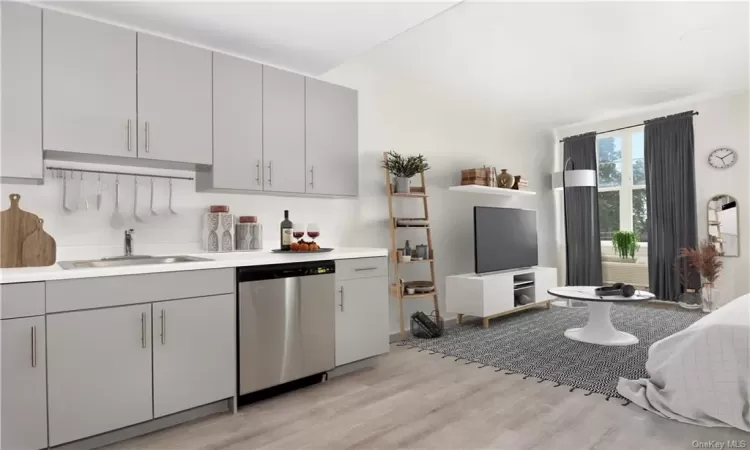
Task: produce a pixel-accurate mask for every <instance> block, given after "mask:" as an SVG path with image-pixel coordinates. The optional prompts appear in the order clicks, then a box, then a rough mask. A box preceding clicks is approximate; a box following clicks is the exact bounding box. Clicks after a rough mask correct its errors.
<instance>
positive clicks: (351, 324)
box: [336, 277, 390, 366]
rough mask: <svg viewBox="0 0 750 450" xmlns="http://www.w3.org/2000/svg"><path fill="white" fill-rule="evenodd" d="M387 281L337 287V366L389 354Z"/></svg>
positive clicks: (354, 282) (380, 279)
mask: <svg viewBox="0 0 750 450" xmlns="http://www.w3.org/2000/svg"><path fill="white" fill-rule="evenodd" d="M388 320H389V313H388V277H374V278H359V279H353V280H346V281H339V282H337V283H336V366H341V365H344V364H348V363H350V362H353V361H358V360H360V359H365V358H369V357H371V356H376V355H381V354H383V353H388V346H389V338H390V336H389V327H388Z"/></svg>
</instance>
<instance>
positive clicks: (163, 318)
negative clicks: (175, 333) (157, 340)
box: [161, 309, 167, 345]
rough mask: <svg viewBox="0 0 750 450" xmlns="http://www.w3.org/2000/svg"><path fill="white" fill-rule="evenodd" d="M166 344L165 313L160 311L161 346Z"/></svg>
mask: <svg viewBox="0 0 750 450" xmlns="http://www.w3.org/2000/svg"><path fill="white" fill-rule="evenodd" d="M166 343H167V312H166V311H164V310H163V309H162V310H161V345H164V344H166Z"/></svg>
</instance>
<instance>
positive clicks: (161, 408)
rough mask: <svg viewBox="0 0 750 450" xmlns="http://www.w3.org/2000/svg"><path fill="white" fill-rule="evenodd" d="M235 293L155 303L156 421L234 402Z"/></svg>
mask: <svg viewBox="0 0 750 450" xmlns="http://www.w3.org/2000/svg"><path fill="white" fill-rule="evenodd" d="M234 308H235V296H234V294H227V295H217V296H212V297H198V298H191V299H184V300H172V301H167V302H160V303H154V304H153V317H154V417H161V416H165V415H167V414H172V413H176V412H178V411H183V410H186V409H190V408H193V407H196V406H200V405H204V404H207V403H211V402H214V401H217V400H221V399H223V398H228V397H232V396H233V395H234V391H235V389H236V382H235V379H236V378H235V377H236V357H237V356H236V353H235V345H234V343H235V331H234V330H235V318H234V317H235V316H234Z"/></svg>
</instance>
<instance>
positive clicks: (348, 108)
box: [305, 78, 359, 196]
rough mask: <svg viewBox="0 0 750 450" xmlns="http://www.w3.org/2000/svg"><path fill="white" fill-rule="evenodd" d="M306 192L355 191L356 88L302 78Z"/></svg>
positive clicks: (351, 193)
mask: <svg viewBox="0 0 750 450" xmlns="http://www.w3.org/2000/svg"><path fill="white" fill-rule="evenodd" d="M305 80H306V85H305V160H306V162H307V184H306V192H309V193H313V194H325V195H353V196H356V195H357V188H358V175H359V167H358V161H359V155H358V152H357V123H358V122H357V91H354V90H352V89H349V88H345V87H342V86H336V85H334V84H330V83H326V82H324V81H320V80H313V79H311V78H306V79H305Z"/></svg>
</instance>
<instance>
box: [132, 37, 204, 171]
mask: <svg viewBox="0 0 750 450" xmlns="http://www.w3.org/2000/svg"><path fill="white" fill-rule="evenodd" d="M211 120H212V119H211V52H210V51H208V50H204V49H201V48H197V47H192V46H190V45H186V44H183V43H180V42H175V41H171V40H168V39H163V38H160V37H156V36H151V35H148V34H143V33H138V158H141V159H153V160H159V161H174V162H183V163H192V164H205V165H210V164H211V163H212V160H213V157H212V137H211V134H212V123H211Z"/></svg>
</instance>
